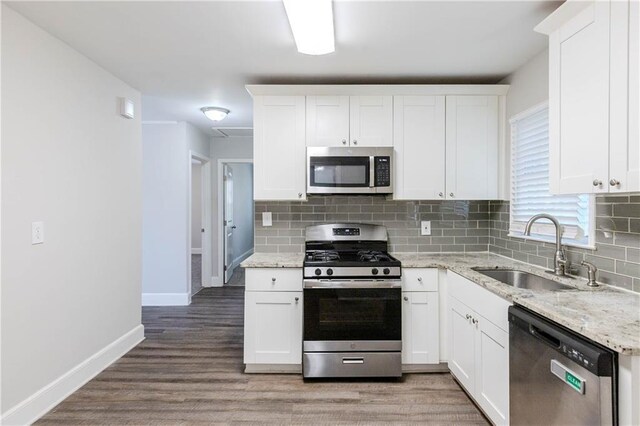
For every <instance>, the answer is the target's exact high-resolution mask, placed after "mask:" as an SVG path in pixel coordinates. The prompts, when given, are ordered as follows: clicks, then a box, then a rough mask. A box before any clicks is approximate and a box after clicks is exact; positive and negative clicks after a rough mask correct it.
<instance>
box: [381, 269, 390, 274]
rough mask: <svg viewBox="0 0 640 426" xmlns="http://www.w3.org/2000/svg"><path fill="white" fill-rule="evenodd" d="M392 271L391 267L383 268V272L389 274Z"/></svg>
mask: <svg viewBox="0 0 640 426" xmlns="http://www.w3.org/2000/svg"><path fill="white" fill-rule="evenodd" d="M390 272H391V271H390V270H389V268H384V269H383V270H382V273H383V274H385V275H389V273H390Z"/></svg>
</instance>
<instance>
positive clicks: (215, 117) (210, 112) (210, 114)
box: [200, 107, 231, 121]
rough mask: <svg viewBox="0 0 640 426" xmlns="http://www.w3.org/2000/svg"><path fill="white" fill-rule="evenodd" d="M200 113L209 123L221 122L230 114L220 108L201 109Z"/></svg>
mask: <svg viewBox="0 0 640 426" xmlns="http://www.w3.org/2000/svg"><path fill="white" fill-rule="evenodd" d="M200 111H202V113H203V114H204V115H205V116H206V117H207V118H208V119H209V120H211V121H220V120H223V119H224V118H225V117H226V116H227V114H229V113H230V112H231V111H229V110H228V109H226V108H220V107H202V108H200Z"/></svg>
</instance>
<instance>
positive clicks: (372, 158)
mask: <svg viewBox="0 0 640 426" xmlns="http://www.w3.org/2000/svg"><path fill="white" fill-rule="evenodd" d="M392 176H393V147H371V148H368V147H336V148H329V147H309V148H307V193H308V194H391V193H392V192H393V184H392V183H393V182H392Z"/></svg>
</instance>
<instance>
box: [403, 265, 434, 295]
mask: <svg viewBox="0 0 640 426" xmlns="http://www.w3.org/2000/svg"><path fill="white" fill-rule="evenodd" d="M402 291H438V269H436V268H428V269H427V268H411V269H410V268H405V269H403V270H402Z"/></svg>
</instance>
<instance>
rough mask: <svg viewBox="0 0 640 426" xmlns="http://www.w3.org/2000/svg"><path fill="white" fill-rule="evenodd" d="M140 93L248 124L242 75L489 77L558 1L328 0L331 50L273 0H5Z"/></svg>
mask: <svg viewBox="0 0 640 426" xmlns="http://www.w3.org/2000/svg"><path fill="white" fill-rule="evenodd" d="M5 4H9V5H10V7H11V8H13V9H15V10H16V11H18V12H19V13H21V14H22V15H24V16H25V17H26V18H28V19H29V20H31V21H33V22H35V23H36V24H37V25H39V26H40V27H42V28H44V29H45V30H46V31H48V32H49V33H51V34H53V35H55V36H56V37H58V38H60V39H61V40H63V41H64V42H66V43H68V44H69V45H70V46H72V47H73V48H75V49H77V50H78V51H80V52H81V53H82V54H84V55H85V56H87V57H89V58H91V59H92V60H94V61H95V62H96V63H98V64H99V65H101V66H102V67H104V68H105V69H107V70H109V71H110V72H112V73H113V74H115V75H116V76H118V77H119V78H121V79H122V80H124V81H126V82H127V83H129V84H130V85H131V86H133V87H135V88H137V89H138V90H140V91H141V92H142V94H143V108H142V109H143V110H142V117H143V120H147V121H174V120H177V121H182V120H184V121H189V122H191V123H192V124H194V125H196V126H198V127H199V128H201V129H202V130H205V131H207V132H208V133H210V134H212V133H213V132H212V131H211V127H212V125H213V123H212V122H211V121H209V120H207V119H206V118H205V117H204V115H203V114H202V113H201V112H200V111H199V108H200V107H202V106H207V105H211V106H221V107H224V108H228V109H230V110H231V113H230V114H229V116H228V117H227V118H226V119H225V120H224V121H222V122H220V123H219V124H218V125H219V126H221V127H250V126H251V125H252V111H251V97H250V96H249V94H248V93H247V92H246V90H245V89H244V85H245V84H250V83H251V84H260V83H361V82H362V83H496V82H498V81H499V80H500V79H502V78H503V77H504V76H506V75H508V74H509V73H511V72H512V71H514V70H515V69H517V68H518V67H519V66H521V65H522V64H523V63H525V62H526V61H527V60H528V59H529V58H531V57H533V56H534V55H535V54H537V53H539V52H540V51H542V50H543V49H544V48H545V47H546V43H547V41H546V37H545V36H542V35H540V34H536V33H534V32H533V30H532V29H533V27H534V26H535V25H536V24H537V23H538V22H540V21H541V20H542V19H544V18H545V17H546V16H547V15H548V14H549V13H550V12H551V11H553V10H554V9H555V8H556V7H557V6H558V5H559V2H550V1H489V2H487V1H469V2H462V1H409V2H404V1H392V0H389V1H341V0H334V19H335V36H336V51H335V52H334V53H332V54H329V55H325V56H307V55H302V54H299V53H297V51H296V48H295V44H294V41H293V36H292V35H291V31H290V29H289V24H288V21H287V18H286V14H285V11H284V6H283V5H282V2H281V1H278V0H275V1H200V2H179V1H176V2H156V1H142V2H113V1H98V2H87V1H75V2H49V1H45V2H37V1H36V2H31V1H29V2H8V3H6V2H5Z"/></svg>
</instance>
